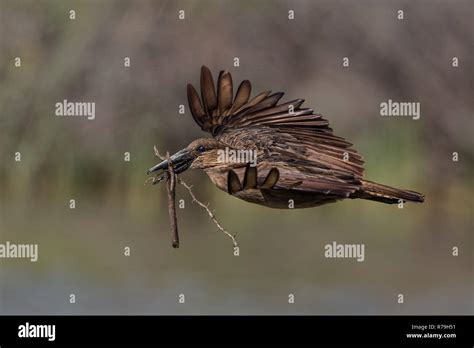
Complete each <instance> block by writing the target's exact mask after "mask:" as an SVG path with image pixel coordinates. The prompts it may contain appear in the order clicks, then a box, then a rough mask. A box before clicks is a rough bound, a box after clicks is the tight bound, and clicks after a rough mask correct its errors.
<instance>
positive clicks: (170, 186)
mask: <svg viewBox="0 0 474 348" xmlns="http://www.w3.org/2000/svg"><path fill="white" fill-rule="evenodd" d="M166 160H167V161H168V174H169V180H167V181H166V189H167V191H168V211H169V213H170V225H171V245H172V246H173V248H179V235H178V220H177V217H176V191H175V188H176V174H175V173H174V170H173V165H172V164H171V161H170V154H169V152H167V153H166Z"/></svg>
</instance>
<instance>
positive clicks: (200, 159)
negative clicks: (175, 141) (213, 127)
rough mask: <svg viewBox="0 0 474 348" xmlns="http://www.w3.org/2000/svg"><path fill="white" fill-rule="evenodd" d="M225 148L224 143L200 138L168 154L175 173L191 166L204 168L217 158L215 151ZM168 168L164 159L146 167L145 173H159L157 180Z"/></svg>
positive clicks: (163, 176) (162, 177)
mask: <svg viewBox="0 0 474 348" xmlns="http://www.w3.org/2000/svg"><path fill="white" fill-rule="evenodd" d="M223 148H225V145H223V144H222V143H220V142H219V141H217V140H215V139H211V138H200V139H196V140H194V141H193V142H191V143H190V144H189V145H188V146H186V147H185V148H184V149H182V150H180V151H178V152H176V153H175V154H174V155H172V156H170V162H171V164H172V166H173V170H174V172H175V174H180V173H182V172H184V171H185V170H187V169H189V168H190V167H192V168H205V167H206V166H207V165H212V163H213V162H214V160H213V159H214V158H217V151H218V150H219V149H223ZM167 170H168V161H167V160H164V161H162V162H160V163H158V164H156V165H155V166H153V167H151V168H150V169H148V171H147V174H152V173H154V174H155V175H159V174H160V173H163V175H162V176H161V177H159V179H158V181H162V180H163V179H165V178H166V177H167V176H166V174H165V173H164V172H167Z"/></svg>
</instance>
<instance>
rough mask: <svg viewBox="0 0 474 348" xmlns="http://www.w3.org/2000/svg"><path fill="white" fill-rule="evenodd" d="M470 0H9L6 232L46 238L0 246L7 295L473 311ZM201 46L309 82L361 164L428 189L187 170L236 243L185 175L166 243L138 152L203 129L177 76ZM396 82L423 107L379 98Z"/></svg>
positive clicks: (251, 75)
mask: <svg viewBox="0 0 474 348" xmlns="http://www.w3.org/2000/svg"><path fill="white" fill-rule="evenodd" d="M71 9H72V10H75V12H76V19H74V20H71V19H69V11H70V10H71ZM399 9H402V10H403V11H404V16H405V19H404V20H398V19H397V11H398V10H399ZM180 10H184V11H185V20H179V19H178V11H180ZM289 10H294V11H295V19H294V20H288V11H289ZM473 17H474V6H473V3H472V1H468V0H466V1H417V2H411V1H365V0H364V1H309V0H307V1H302V0H301V1H263V0H260V1H239V2H237V1H235V2H234V1H217V0H214V1H182V0H179V1H145V0H141V1H133V2H132V1H111V0H102V1H63V0H61V1H60V0H48V1H44V0H41V1H14V0H0V81H1V88H0V159H1V161H0V243H4V242H5V241H10V242H12V243H38V244H39V260H38V262H36V263H31V262H30V261H28V260H15V259H0V313H2V314H24V313H29V314H75V313H83V314H165V313H166V314H180V313H192V314H208V313H211V314H244V313H252V314H257V313H258V314H271V313H280V314H285V313H301V314H399V313H400V314H415V313H420V314H472V313H473V312H474V310H473V307H474V304H473V303H474V301H473V293H474V291H473V290H474V289H473V283H474V278H473V258H472V254H473V239H472V229H473V228H472V226H473V219H472V212H473V190H472V188H473V168H474V161H473V145H474V144H473V143H474V137H473V131H474V127H473V110H474V100H473V98H472V95H473V94H472V92H473V86H474V83H473V82H474V67H473V62H474V60H473V45H472V43H473V42H474V37H473V36H474V33H473V30H472V18H473ZM15 57H20V58H21V64H22V65H21V67H15V65H14V59H15ZM125 57H130V59H131V66H130V67H124V58H125ZM235 57H238V58H239V59H240V66H239V67H234V65H233V62H234V58H235ZM343 57H349V59H350V67H349V68H344V67H343V66H342V58H343ZM453 57H458V58H459V67H457V68H453V67H452V64H451V62H452V58H453ZM203 64H204V65H207V66H209V67H210V68H211V70H212V71H213V72H214V76H215V77H216V76H217V73H218V71H219V70H221V69H227V70H229V71H231V72H232V74H233V79H234V84H237V83H239V82H240V81H241V80H243V79H250V80H251V81H252V84H253V94H255V93H257V92H259V91H261V90H265V89H272V90H274V91H284V92H286V95H285V97H284V98H292V99H295V98H304V99H306V103H305V104H304V105H306V106H307V107H312V108H314V109H315V110H316V112H318V113H322V114H323V115H324V116H325V117H326V118H327V119H329V120H330V121H331V125H332V127H333V128H334V130H335V132H336V133H337V134H338V135H340V136H343V137H345V138H347V139H348V140H350V141H351V142H353V143H354V144H355V147H356V148H357V149H358V150H359V151H360V152H361V153H362V154H363V155H364V157H365V160H366V176H367V178H368V179H370V180H374V181H379V182H383V183H386V184H390V185H393V186H396V187H401V188H408V189H413V190H416V191H419V192H423V193H424V194H425V195H426V202H425V203H424V204H418V205H416V204H408V205H406V206H405V208H404V209H398V208H397V207H396V206H389V205H383V204H378V203H375V202H369V201H352V200H348V201H344V202H340V203H336V204H331V205H327V206H323V207H320V208H313V209H305V210H288V211H281V210H272V209H269V208H264V207H260V206H257V205H252V204H249V203H246V202H244V201H240V200H238V199H235V198H233V197H230V196H229V195H227V194H225V193H223V192H221V191H219V190H218V189H217V188H215V187H214V186H213V185H212V184H211V183H210V181H209V179H208V178H207V177H206V175H205V174H204V173H200V172H187V173H185V174H184V175H183V178H184V179H185V180H186V181H187V182H188V183H192V184H193V185H194V190H195V192H196V195H197V196H198V198H200V199H201V200H202V201H204V202H209V203H210V204H211V207H212V208H213V209H215V213H216V215H217V217H218V218H219V219H220V221H221V223H222V224H223V225H224V227H226V228H227V229H228V230H229V231H231V232H232V233H235V234H236V235H237V240H238V242H239V246H240V256H239V257H235V256H233V254H232V245H231V242H230V240H229V239H228V238H227V237H226V236H225V235H224V234H222V233H220V232H217V231H216V228H215V226H214V225H213V224H212V222H211V221H209V219H208V217H207V215H206V214H205V212H204V211H202V209H201V208H199V207H197V206H196V205H194V204H192V202H191V200H190V198H189V196H188V195H187V192H186V191H184V190H183V189H182V188H179V187H178V199H181V198H182V199H184V200H185V204H186V206H185V209H182V210H181V209H180V210H178V214H179V215H178V224H179V227H180V237H181V248H180V249H178V250H174V249H172V248H171V245H170V236H169V235H170V233H169V222H168V212H167V198H166V193H165V189H164V187H163V186H144V185H143V183H144V180H145V179H146V176H145V171H146V169H148V168H149V167H150V166H151V165H153V164H154V163H155V162H156V159H155V158H154V156H153V145H155V144H156V145H157V147H158V148H159V149H161V150H162V151H166V150H169V151H170V152H174V151H176V150H179V149H180V148H183V147H185V146H186V145H187V144H188V143H189V142H190V141H192V140H193V139H195V138H197V137H201V136H205V134H204V133H202V132H201V131H200V129H199V127H198V126H197V125H196V124H195V123H194V121H193V120H192V118H191V116H190V114H189V111H188V109H187V100H186V94H185V87H186V84H187V83H188V82H192V83H193V84H194V85H195V86H199V71H200V66H201V65H203ZM63 99H67V100H69V101H90V102H95V103H96V118H95V120H92V121H88V120H87V119H86V118H83V117H76V118H74V117H57V116H55V114H54V112H55V104H56V103H57V102H62V101H63ZM387 99H392V100H394V101H404V102H410V101H414V102H420V103H421V118H420V120H418V121H414V120H411V119H410V118H387V117H381V116H380V115H379V105H380V103H381V102H383V101H386V100H387ZM287 100H288V99H287ZM180 104H185V105H186V114H184V115H181V114H179V113H178V108H179V105H180ZM16 152H20V153H21V156H22V157H21V158H22V159H21V162H16V161H15V159H14V156H15V153H16ZM124 152H130V154H131V161H130V162H126V161H124ZM453 152H458V153H459V161H458V162H453V160H452V153H453ZM70 199H75V200H76V209H75V210H71V209H69V200H70ZM332 241H337V242H338V243H363V244H365V253H366V255H365V262H362V263H359V262H356V261H355V260H351V259H326V258H325V257H324V246H325V244H327V243H332ZM455 246H456V247H458V248H459V256H457V257H454V256H452V248H453V247H455ZM125 247H130V248H131V255H130V256H128V257H126V256H124V248H125ZM181 293H182V294H185V296H186V303H185V304H179V303H178V295H179V294H181ZM290 293H292V294H294V295H295V303H294V304H289V303H288V294H290ZM70 294H75V295H76V303H75V304H71V303H69V295H70ZM398 294H404V297H405V303H403V304H398V303H397V295H398Z"/></svg>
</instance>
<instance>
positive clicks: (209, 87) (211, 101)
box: [201, 66, 217, 117]
mask: <svg viewBox="0 0 474 348" xmlns="http://www.w3.org/2000/svg"><path fill="white" fill-rule="evenodd" d="M201 95H202V100H203V102H204V109H205V110H206V113H207V115H208V116H210V117H211V116H212V115H213V111H214V110H215V109H216V108H217V97H216V89H215V87H214V81H213V79H212V74H211V71H210V70H209V69H208V68H207V67H205V66H202V67H201Z"/></svg>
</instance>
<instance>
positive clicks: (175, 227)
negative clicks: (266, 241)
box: [145, 146, 238, 248]
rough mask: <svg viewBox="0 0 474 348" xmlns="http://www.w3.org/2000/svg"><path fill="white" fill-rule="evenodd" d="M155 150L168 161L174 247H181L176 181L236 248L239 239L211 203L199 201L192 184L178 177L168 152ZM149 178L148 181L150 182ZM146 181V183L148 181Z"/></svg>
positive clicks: (169, 204) (169, 200)
mask: <svg viewBox="0 0 474 348" xmlns="http://www.w3.org/2000/svg"><path fill="white" fill-rule="evenodd" d="M153 149H154V150H155V156H156V157H158V158H160V159H161V160H163V161H165V160H166V161H168V175H169V177H168V180H167V181H166V187H167V190H168V208H169V209H168V210H169V213H170V223H171V236H172V237H171V238H172V245H173V247H174V248H178V247H179V236H178V224H177V218H176V205H175V201H176V199H175V198H176V194H175V187H176V182H178V184H180V185H182V186H183V187H184V188H186V189H187V190H188V192H189V195H190V196H191V198H192V201H193V203H196V204H198V205H199V206H201V207H202V208H204V209H205V210H206V212H207V214H208V215H209V218H210V219H211V220H212V221H213V222H214V224H215V225H216V226H217V228H218V230H219V231H221V232H222V233H224V234H226V235H227V236H228V237H229V238H230V239H231V240H232V244H233V245H234V248H236V247H238V244H237V240H236V239H235V236H234V235H232V234H230V233H229V232H227V231H226V230H225V229H224V227H222V225H221V224H220V223H219V221H218V220H217V218H216V216H215V215H214V213H213V212H212V211H211V210H210V209H209V205H206V204H204V203H202V202H201V201H199V200H198V199H197V198H196V196H195V195H194V192H193V191H192V189H191V188H192V186H189V185H188V184H186V183H185V182H184V181H183V180H182V179H180V178H178V176H177V175H176V174H175V173H174V170H173V166H172V165H171V161H170V159H169V153H168V152H167V153H166V157H164V156H162V155H161V154H160V152H159V151H158V149H157V148H156V146H154V147H153ZM150 179H151V180H152V182H154V181H155V178H150ZM148 181H149V180H147V181H146V182H148ZM146 182H145V183H146Z"/></svg>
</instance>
